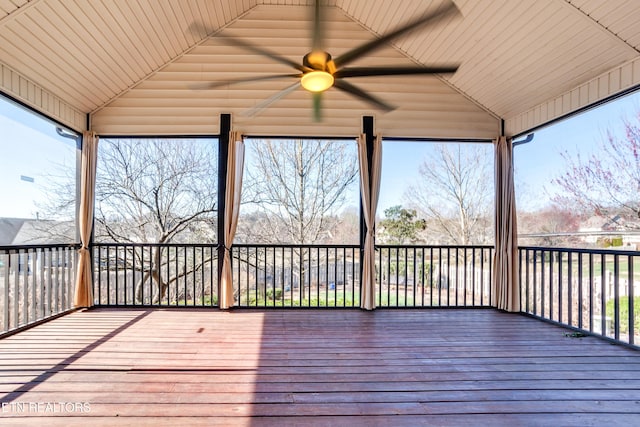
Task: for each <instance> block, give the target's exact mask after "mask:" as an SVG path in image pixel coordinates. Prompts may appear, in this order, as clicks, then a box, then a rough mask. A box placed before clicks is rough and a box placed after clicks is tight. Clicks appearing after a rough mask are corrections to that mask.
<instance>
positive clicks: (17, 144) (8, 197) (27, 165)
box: [0, 93, 640, 218]
mask: <svg viewBox="0 0 640 427" xmlns="http://www.w3.org/2000/svg"><path fill="white" fill-rule="evenodd" d="M638 112H640V93H636V94H631V95H628V96H625V97H623V98H619V99H618V100H616V101H613V102H610V103H607V104H605V105H603V106H600V107H598V108H595V109H592V110H589V111H587V112H585V113H582V114H580V115H577V116H574V117H572V118H571V119H568V120H564V121H560V122H558V123H556V124H554V125H552V126H549V127H547V128H544V129H541V130H538V131H536V132H535V133H534V139H533V141H532V142H530V143H527V144H523V145H519V146H517V147H515V148H514V163H515V181H516V192H517V194H518V201H517V204H518V209H521V210H535V209H538V208H540V207H543V206H544V205H545V204H547V203H548V201H549V198H550V194H551V193H553V192H554V190H555V188H554V185H553V183H552V179H553V178H554V177H555V176H556V175H557V174H558V173H559V172H560V171H562V170H563V166H564V160H563V159H562V157H561V156H560V153H561V152H563V151H565V150H566V151H568V152H569V153H575V152H576V151H578V150H580V151H581V155H583V157H588V155H589V154H591V153H593V152H595V150H597V147H598V145H599V144H600V143H601V141H602V140H603V138H604V135H605V134H606V132H607V130H608V129H609V130H612V131H613V132H614V133H619V132H621V131H622V129H623V118H627V119H632V118H633V117H634V116H635V115H636V114H637V113H638ZM27 124H28V125H27ZM0 135H2V139H1V140H0V150H1V151H0V152H1V153H2V155H0V182H2V185H0V201H1V202H0V217H21V218H35V217H36V215H37V214H38V210H39V207H38V205H37V202H36V201H37V200H41V199H42V197H43V194H42V193H43V192H42V190H43V187H44V185H45V184H46V183H47V181H48V180H51V179H53V178H52V177H53V176H55V175H59V174H60V167H61V165H62V166H63V167H64V165H71V164H73V163H74V162H75V159H76V158H75V143H74V141H72V140H71V139H68V138H63V137H60V136H59V135H57V133H56V131H55V125H53V124H52V123H49V122H47V121H43V120H33V118H32V115H31V114H30V113H27V112H25V111H24V110H22V109H21V108H19V107H16V106H15V105H14V104H12V103H11V102H7V101H4V100H2V99H0ZM433 146H434V144H432V143H416V142H398V141H393V142H387V143H384V146H383V160H382V163H383V164H382V186H381V191H380V197H379V203H378V214H379V215H381V214H382V213H383V212H384V210H385V209H386V208H388V207H391V206H394V205H403V204H405V197H404V190H405V188H407V187H408V186H409V185H411V184H412V183H413V182H415V181H416V180H417V179H418V178H419V175H418V170H419V167H420V165H421V164H422V163H423V162H424V160H425V158H426V157H427V156H429V155H431V153H432V151H433ZM489 161H492V157H491V158H490V160H489ZM31 180H33V182H31ZM357 191H358V186H357V184H356V185H355V186H354V189H353V191H352V192H353V194H351V195H350V196H349V200H353V203H351V202H349V203H348V205H349V208H353V207H354V206H357V205H358V202H359V201H358V195H357Z"/></svg>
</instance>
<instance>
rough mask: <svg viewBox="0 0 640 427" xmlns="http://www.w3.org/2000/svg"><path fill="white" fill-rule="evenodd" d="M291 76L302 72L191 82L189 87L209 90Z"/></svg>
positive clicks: (300, 75)
mask: <svg viewBox="0 0 640 427" xmlns="http://www.w3.org/2000/svg"><path fill="white" fill-rule="evenodd" d="M291 77H295V78H300V77H302V74H269V75H267V76H255V77H247V78H244V79H231V80H224V81H211V82H201V83H194V84H192V85H191V86H190V88H191V89H194V90H209V89H217V88H219V87H224V86H228V85H234V84H238V83H251V82H260V81H265V80H278V79H286V78H291Z"/></svg>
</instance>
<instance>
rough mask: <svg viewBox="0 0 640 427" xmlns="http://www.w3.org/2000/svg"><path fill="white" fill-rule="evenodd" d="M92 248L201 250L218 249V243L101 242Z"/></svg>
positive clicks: (94, 244)
mask: <svg viewBox="0 0 640 427" xmlns="http://www.w3.org/2000/svg"><path fill="white" fill-rule="evenodd" d="M91 246H93V247H114V248H120V247H122V248H124V247H128V248H130V247H134V248H140V247H153V248H156V247H157V248H159V247H161V248H166V247H179V248H184V247H187V248H191V247H194V248H199V247H203V246H204V247H208V246H210V247H214V248H215V247H218V244H217V243H208V242H204V243H175V242H173V243H123V242H100V243H93V244H92V245H91Z"/></svg>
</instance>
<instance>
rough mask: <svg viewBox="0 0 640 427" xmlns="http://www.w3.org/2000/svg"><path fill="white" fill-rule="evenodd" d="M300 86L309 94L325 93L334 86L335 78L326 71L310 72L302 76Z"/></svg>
mask: <svg viewBox="0 0 640 427" xmlns="http://www.w3.org/2000/svg"><path fill="white" fill-rule="evenodd" d="M300 84H302V87H303V88H305V89H306V90H308V91H309V92H324V91H325V90H327V89H329V88H330V87H331V86H333V76H332V75H331V73H328V72H326V71H309V72H308V73H305V74H304V75H303V76H302V79H301V81H300Z"/></svg>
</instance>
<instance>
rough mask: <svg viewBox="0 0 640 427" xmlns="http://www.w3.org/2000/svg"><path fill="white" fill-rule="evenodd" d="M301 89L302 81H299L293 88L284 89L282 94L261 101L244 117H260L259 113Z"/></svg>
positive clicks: (244, 114) (244, 113)
mask: <svg viewBox="0 0 640 427" xmlns="http://www.w3.org/2000/svg"><path fill="white" fill-rule="evenodd" d="M299 87H300V81H299V80H298V81H297V82H295V83H294V84H292V85H291V86H288V87H286V88H284V89H282V90H281V91H280V92H278V93H276V94H275V95H273V96H271V97H269V98H267V99H265V100H264V101H260V102H259V103H257V104H256V105H255V106H253V107H252V108H250V109H249V110H247V111H245V112H243V113H242V115H243V116H248V117H254V116H256V115H258V114H259V113H261V112H262V111H263V110H264V109H265V108H267V107H269V106H270V105H271V104H273V103H274V102H276V101H277V100H279V99H282V98H284V97H285V96H287V95H289V94H290V93H291V92H293V91H294V90H296V89H298V88H299Z"/></svg>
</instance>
